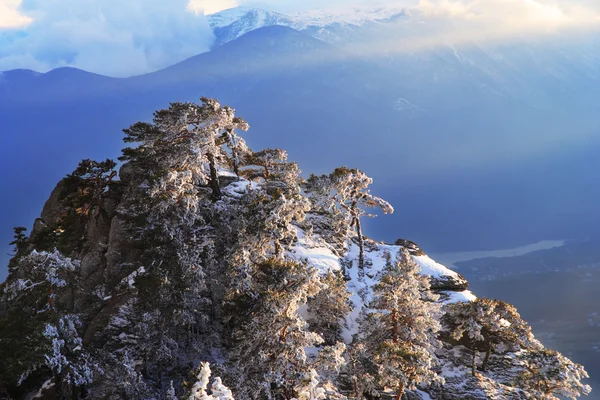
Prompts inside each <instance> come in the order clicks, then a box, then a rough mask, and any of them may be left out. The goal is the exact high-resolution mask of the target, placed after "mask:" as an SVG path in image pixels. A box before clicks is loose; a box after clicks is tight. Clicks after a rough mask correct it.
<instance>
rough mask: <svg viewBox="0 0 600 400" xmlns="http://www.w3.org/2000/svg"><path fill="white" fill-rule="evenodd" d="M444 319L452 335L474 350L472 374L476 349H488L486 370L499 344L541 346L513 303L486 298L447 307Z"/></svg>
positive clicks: (484, 362) (516, 346) (536, 347)
mask: <svg viewBox="0 0 600 400" xmlns="http://www.w3.org/2000/svg"><path fill="white" fill-rule="evenodd" d="M445 311H446V313H445V315H444V322H445V324H446V326H447V327H448V328H449V329H448V331H449V332H450V335H451V337H452V338H454V339H455V340H457V341H462V342H463V343H465V344H466V345H467V346H468V347H469V348H470V349H471V350H472V351H473V366H472V373H473V375H474V374H475V371H476V369H477V351H478V350H480V349H481V350H483V351H485V358H484V359H483V362H482V365H481V369H482V370H483V371H485V370H486V369H487V365H488V361H489V359H490V356H491V353H492V351H493V350H494V349H495V348H496V347H497V346H499V345H504V346H508V347H509V348H510V347H514V350H515V351H516V350H518V349H519V348H532V349H540V348H541V347H542V346H541V344H540V343H539V342H538V341H537V340H536V339H535V338H534V337H533V334H532V332H531V328H530V327H529V325H528V324H527V323H526V322H525V321H523V320H522V319H521V316H520V315H519V313H518V312H517V310H516V309H515V308H514V307H513V306H512V305H510V304H508V303H505V302H502V301H499V300H492V299H487V298H479V299H477V300H475V301H471V302H465V303H456V304H450V305H448V306H446V310H445Z"/></svg>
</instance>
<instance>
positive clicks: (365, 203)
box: [305, 167, 394, 274]
mask: <svg viewBox="0 0 600 400" xmlns="http://www.w3.org/2000/svg"><path fill="white" fill-rule="evenodd" d="M372 183H373V180H372V179H371V178H369V177H368V176H367V175H366V174H365V173H364V172H362V171H361V170H359V169H349V168H346V167H342V168H336V169H335V170H334V171H333V172H332V173H331V174H330V175H329V176H327V177H311V178H310V179H309V183H308V185H305V188H306V189H307V191H308V192H309V193H312V194H313V195H312V196H310V195H309V197H311V198H312V199H313V204H316V209H317V210H323V211H325V212H328V213H330V214H331V215H332V216H333V218H332V225H333V226H334V227H336V228H337V229H339V228H342V229H343V230H344V231H345V232H343V236H344V237H345V238H347V237H349V236H350V230H351V229H354V230H355V232H356V239H357V241H358V246H359V256H358V266H359V268H360V273H361V274H363V273H364V263H365V256H364V255H365V248H364V236H363V234H362V225H361V221H360V219H361V217H364V216H367V217H374V215H372V214H368V213H367V212H366V211H365V210H364V208H381V210H382V211H383V212H384V214H388V213H389V214H391V213H393V212H394V208H393V207H392V206H391V205H390V204H389V203H388V202H387V201H385V200H383V199H381V198H379V197H376V196H373V195H372V194H371V193H370V192H369V190H368V187H369V185H371V184H372ZM328 198H331V199H332V200H333V202H331V201H328ZM333 204H335V205H336V208H337V209H336V210H334V208H333ZM340 218H341V219H340Z"/></svg>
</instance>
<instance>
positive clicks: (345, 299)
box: [308, 271, 351, 345]
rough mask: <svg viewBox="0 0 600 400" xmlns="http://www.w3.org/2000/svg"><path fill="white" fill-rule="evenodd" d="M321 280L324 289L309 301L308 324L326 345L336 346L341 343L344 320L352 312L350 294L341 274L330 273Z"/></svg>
mask: <svg viewBox="0 0 600 400" xmlns="http://www.w3.org/2000/svg"><path fill="white" fill-rule="evenodd" d="M320 279H321V283H322V284H323V285H324V289H323V290H321V291H320V292H319V293H318V294H317V295H316V296H314V297H312V298H310V299H309V300H308V312H309V314H310V317H309V319H308V322H309V324H310V328H311V330H313V331H314V332H317V333H318V334H319V335H321V336H322V337H323V340H324V342H325V344H327V345H334V344H335V343H336V342H338V341H340V339H341V338H340V332H341V328H342V323H343V319H344V318H345V317H346V316H347V315H348V313H349V312H350V311H351V304H350V292H348V289H347V288H346V280H345V279H344V276H343V275H342V274H341V272H334V271H329V272H328V273H327V274H325V275H323V276H321V277H320Z"/></svg>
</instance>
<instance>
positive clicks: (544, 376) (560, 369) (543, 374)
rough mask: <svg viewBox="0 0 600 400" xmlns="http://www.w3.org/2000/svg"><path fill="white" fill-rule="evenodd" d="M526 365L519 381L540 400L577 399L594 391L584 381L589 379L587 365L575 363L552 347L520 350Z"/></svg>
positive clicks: (520, 356) (522, 362) (519, 357)
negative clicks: (585, 366)
mask: <svg viewBox="0 0 600 400" xmlns="http://www.w3.org/2000/svg"><path fill="white" fill-rule="evenodd" d="M518 361H519V363H520V365H521V367H522V368H523V370H522V371H521V372H520V373H519V376H518V378H517V382H518V384H519V386H520V387H522V388H523V389H525V390H526V391H528V392H529V393H531V394H533V396H534V398H536V399H540V400H557V399H559V398H568V399H576V398H578V397H580V396H583V395H588V394H590V392H591V390H592V389H591V387H590V386H589V385H585V384H583V383H582V382H581V380H582V379H584V378H589V376H588V374H587V372H586V371H585V369H584V368H583V366H581V365H579V364H575V363H574V362H572V361H571V360H569V359H568V358H566V357H565V356H563V355H562V354H560V353H558V352H557V351H554V350H549V349H531V350H524V351H521V352H520V353H519V356H518Z"/></svg>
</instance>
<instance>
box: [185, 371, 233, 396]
mask: <svg viewBox="0 0 600 400" xmlns="http://www.w3.org/2000/svg"><path fill="white" fill-rule="evenodd" d="M211 375H212V372H211V370H210V365H209V363H207V362H202V363H200V366H199V367H198V374H197V375H196V377H197V379H198V380H197V381H196V383H195V384H194V386H193V387H192V390H191V393H190V396H189V400H234V399H233V393H232V392H231V390H229V388H228V387H227V386H225V385H223V382H222V381H221V378H219V377H216V378H213V384H212V385H211V394H208V383H209V381H210V377H211Z"/></svg>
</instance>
